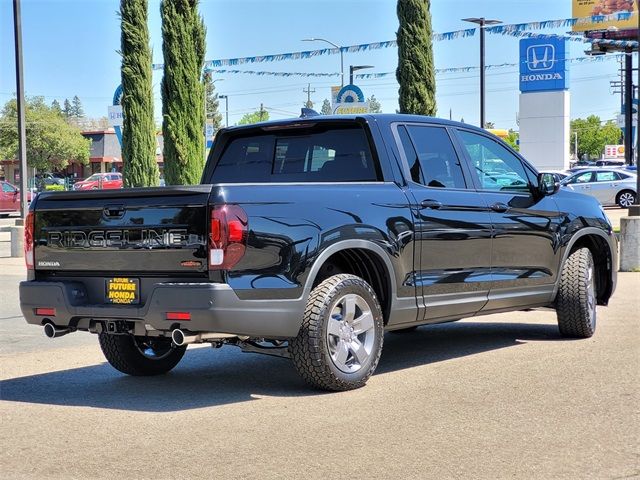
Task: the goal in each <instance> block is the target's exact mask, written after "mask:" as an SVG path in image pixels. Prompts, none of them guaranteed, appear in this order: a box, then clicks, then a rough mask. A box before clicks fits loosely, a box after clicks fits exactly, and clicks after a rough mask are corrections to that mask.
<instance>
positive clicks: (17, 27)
mask: <svg viewBox="0 0 640 480" xmlns="http://www.w3.org/2000/svg"><path fill="white" fill-rule="evenodd" d="M13 32H14V35H15V51H16V89H17V92H16V93H17V95H16V97H17V103H18V160H19V163H20V216H21V217H22V220H24V219H26V218H27V130H26V124H25V115H24V78H23V76H22V20H21V15H20V0H13Z"/></svg>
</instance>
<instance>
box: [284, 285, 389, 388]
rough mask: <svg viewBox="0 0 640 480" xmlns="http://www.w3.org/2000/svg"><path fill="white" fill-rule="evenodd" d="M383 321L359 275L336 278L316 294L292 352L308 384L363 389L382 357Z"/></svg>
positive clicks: (295, 339)
mask: <svg viewBox="0 0 640 480" xmlns="http://www.w3.org/2000/svg"><path fill="white" fill-rule="evenodd" d="M383 331H384V330H383V320H382V311H381V309H380V304H379V303H378V299H377V297H376V294H375V292H374V291H373V289H372V288H371V287H370V286H369V284H368V283H367V282H365V281H364V280H363V279H361V278H359V277H356V276H354V275H347V274H340V275H334V276H333V277H330V278H328V279H326V280H324V281H323V282H322V283H320V285H318V286H317V287H316V288H314V289H313V291H312V292H311V295H310V297H309V301H308V302H307V308H306V310H305V313H304V318H303V322H302V326H301V327H300V331H299V333H298V336H297V337H295V338H292V339H291V340H290V342H289V351H290V354H291V358H292V360H293V364H294V365H295V368H296V370H297V371H298V373H299V374H300V375H301V376H302V378H304V379H305V380H306V381H307V382H308V383H309V384H311V385H313V386H315V387H318V388H321V389H324V390H333V391H343V390H352V389H354V388H359V387H362V386H363V385H364V384H365V383H366V382H367V380H368V379H369V377H370V376H371V375H372V374H373V372H374V371H375V369H376V367H377V365H378V361H379V360H380V354H381V353H382V340H383Z"/></svg>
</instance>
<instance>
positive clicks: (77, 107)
mask: <svg viewBox="0 0 640 480" xmlns="http://www.w3.org/2000/svg"><path fill="white" fill-rule="evenodd" d="M70 116H71V117H73V118H83V117H84V109H83V108H82V102H81V101H80V98H79V97H78V96H77V95H74V96H73V99H72V100H71V115H70Z"/></svg>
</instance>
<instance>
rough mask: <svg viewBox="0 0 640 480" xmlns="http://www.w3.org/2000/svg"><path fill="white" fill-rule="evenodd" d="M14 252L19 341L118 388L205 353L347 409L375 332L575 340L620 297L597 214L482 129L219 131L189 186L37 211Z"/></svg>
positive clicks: (274, 125)
mask: <svg viewBox="0 0 640 480" xmlns="http://www.w3.org/2000/svg"><path fill="white" fill-rule="evenodd" d="M25 232H26V241H25V249H26V255H25V257H26V262H27V267H28V279H27V281H25V282H22V283H21V284H20V302H21V307H22V312H23V314H24V317H25V318H26V320H27V322H29V323H32V324H35V325H40V326H41V327H43V328H44V331H45V334H46V335H47V336H49V337H57V336H61V335H65V334H68V333H70V332H74V331H78V330H82V331H89V332H92V333H96V334H98V337H99V341H100V346H101V347H102V351H103V352H104V354H105V356H106V358H107V360H108V361H109V362H110V363H111V364H112V365H113V366H114V367H115V368H117V369H118V370H120V371H122V372H124V373H127V374H131V375H154V374H160V373H164V372H167V371H169V370H170V369H172V368H173V367H174V366H176V364H177V363H178V362H179V361H180V359H181V358H182V356H183V355H184V353H185V349H186V346H187V345H188V344H191V343H201V342H208V343H211V344H213V346H216V347H217V346H222V345H224V344H231V345H236V346H239V347H241V348H242V349H244V350H247V351H252V352H263V353H267V354H272V355H279V356H282V357H287V358H291V359H292V360H293V363H294V365H295V367H296V369H297V370H298V372H299V373H300V374H301V375H302V377H303V378H304V379H305V380H307V381H308V382H309V383H311V384H312V385H314V386H316V387H319V388H324V389H329V390H346V389H352V388H356V387H359V386H362V385H364V383H365V382H366V381H367V379H368V378H369V377H370V375H371V374H372V373H373V372H374V370H375V368H376V366H377V364H378V360H379V359H380V355H381V351H382V343H383V334H384V332H385V331H392V330H410V329H413V328H415V327H416V326H418V325H423V324H431V323H441V322H451V321H455V320H459V319H461V318H465V317H472V316H475V315H483V314H489V313H496V312H505V311H511V310H524V309H534V308H538V307H549V308H553V309H555V310H556V311H557V317H558V324H559V330H560V334H561V335H564V336H568V337H590V336H591V335H593V333H594V330H595V327H596V305H607V302H608V301H609V298H610V297H611V295H612V293H613V291H614V289H615V283H616V266H617V245H616V240H615V237H614V235H613V233H612V228H611V224H610V222H609V221H608V219H607V217H606V215H605V214H604V212H603V210H602V208H601V207H600V206H599V204H598V203H597V202H596V201H595V200H594V199H592V198H590V197H587V196H584V195H580V194H577V193H573V192H568V191H559V190H558V183H557V181H556V179H555V177H554V176H553V175H551V174H538V173H537V172H536V170H535V169H534V168H533V167H532V166H531V165H530V164H529V163H527V161H526V160H525V159H523V158H522V157H521V156H520V155H519V154H518V153H516V152H514V151H513V150H512V149H510V148H509V147H508V146H507V145H506V144H505V143H503V142H502V141H501V140H499V139H498V138H496V137H494V136H492V135H490V134H488V133H487V132H485V131H483V130H481V129H478V128H474V127H471V126H469V125H466V124H460V123H455V122H448V121H443V120H437V119H433V118H427V117H420V116H409V115H363V116H339V117H336V116H326V117H325V116H308V117H306V118H300V119H293V120H286V121H273V122H266V123H261V124H256V125H252V126H244V127H233V128H227V129H223V130H221V131H220V132H219V133H218V135H217V137H216V141H215V147H214V148H213V149H212V151H211V153H210V155H209V159H208V162H207V165H206V167H205V170H204V172H203V175H202V184H201V185H197V186H174V187H167V188H140V189H124V190H117V191H113V190H112V191H87V192H56V193H44V194H41V195H39V196H38V197H37V198H36V199H35V201H34V202H32V204H31V208H30V212H29V216H28V218H27V222H26V228H25Z"/></svg>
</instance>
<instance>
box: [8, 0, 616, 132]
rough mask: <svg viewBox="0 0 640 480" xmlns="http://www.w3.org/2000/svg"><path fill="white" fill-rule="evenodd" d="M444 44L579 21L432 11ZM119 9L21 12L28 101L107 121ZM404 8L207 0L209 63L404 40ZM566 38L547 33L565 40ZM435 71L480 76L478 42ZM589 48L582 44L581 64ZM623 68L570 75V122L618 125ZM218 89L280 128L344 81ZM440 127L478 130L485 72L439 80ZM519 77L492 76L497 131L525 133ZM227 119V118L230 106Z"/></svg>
mask: <svg viewBox="0 0 640 480" xmlns="http://www.w3.org/2000/svg"><path fill="white" fill-rule="evenodd" d="M159 4H160V0H150V1H149V27H150V32H151V46H152V48H153V58H154V62H157V63H161V62H162V42H161V35H160V13H159ZM431 4H432V6H431V13H432V18H433V27H434V31H436V32H446V31H451V30H458V29H462V28H468V24H465V23H464V22H462V21H461V20H460V19H461V18H463V17H473V16H485V17H487V18H496V19H500V20H502V21H504V22H505V23H518V22H527V21H539V20H547V19H560V18H569V17H571V1H570V0H481V1H479V0H432V2H431ZM0 6H1V10H0V59H2V61H1V63H0V65H1V67H0V103H4V102H5V101H6V100H8V99H9V98H11V96H12V95H13V93H14V92H15V66H14V62H13V48H14V46H13V24H12V8H11V0H0ZM118 6H119V1H118V0H22V10H23V12H22V13H23V18H22V22H23V44H24V62H25V66H24V71H25V89H26V93H27V95H43V96H45V98H46V100H47V101H48V102H51V101H52V100H53V99H58V100H59V101H62V100H63V99H64V98H65V97H67V98H71V97H73V96H74V95H78V96H79V97H80V99H81V100H82V101H83V104H84V107H85V111H86V113H87V114H88V115H89V116H92V117H100V116H104V115H106V110H107V105H109V104H110V102H111V98H112V96H113V91H114V90H115V88H116V86H117V85H118V84H119V82H120V71H119V67H120V57H119V55H118V53H117V50H118V49H119V46H120V31H119V19H118V17H117V15H116V11H117V10H118ZM395 9H396V0H295V1H292V0H263V1H250V0H202V1H201V4H200V11H201V13H202V15H203V17H204V20H205V24H206V26H207V55H206V58H207V59H214V58H229V57H241V56H251V55H263V54H272V53H282V52H291V51H298V50H307V49H313V48H323V47H324V46H326V45H325V44H322V43H308V42H302V41H301V40H302V39H303V38H308V37H324V38H327V39H329V40H331V41H333V42H334V43H337V44H341V45H352V44H360V43H368V42H376V41H382V40H393V39H395V32H396V30H397V27H398V20H397V16H396V10H395ZM563 32H564V30H555V31H553V30H552V31H549V33H563ZM434 49H435V60H436V67H437V68H447V67H463V66H476V65H477V64H478V37H477V36H476V37H472V38H464V39H457V40H452V41H442V42H436V43H435V44H434ZM584 49H585V47H584V46H583V45H582V44H579V43H575V42H572V45H571V53H570V56H571V57H577V56H581V55H583V51H584ZM517 61H518V39H516V38H513V37H502V36H495V35H488V36H487V64H501V63H515V62H517ZM396 62H397V51H396V50H395V49H393V48H391V49H385V50H378V51H369V52H361V53H348V54H345V68H347V69H348V65H349V64H356V65H357V64H360V65H362V64H368V65H374V66H375V68H374V69H371V70H369V72H390V71H394V70H395V67H396ZM237 68H239V69H246V70H269V71H298V72H338V71H339V70H340V57H339V55H334V56H324V57H317V58H313V59H309V60H297V61H282V62H272V63H260V64H253V65H248V66H241V67H237ZM617 69H618V63H617V61H615V60H613V59H612V60H611V61H606V62H601V63H600V62H599V63H586V64H579V65H574V66H572V67H571V77H570V78H571V96H572V101H571V108H572V111H571V115H572V117H584V116H586V115H589V114H591V113H594V114H596V115H599V116H600V117H601V118H603V119H608V118H613V117H614V115H615V112H616V110H617V109H619V96H616V95H612V94H611V92H610V88H609V81H610V80H615V79H616V78H618V73H617ZM220 78H221V79H222V80H221V81H218V82H216V88H217V90H218V92H219V93H224V94H228V95H229V111H230V114H229V120H230V123H231V124H233V123H235V122H237V121H238V120H239V119H240V117H241V116H242V115H243V114H245V113H248V112H251V111H254V110H256V109H257V108H258V107H259V105H260V103H261V102H262V103H264V105H265V107H267V108H268V109H270V113H271V117H272V118H283V117H289V116H293V115H297V114H299V111H300V110H299V108H300V107H301V106H302V103H303V102H304V101H305V100H306V94H305V93H303V91H302V90H303V88H306V86H307V84H308V83H311V88H312V89H315V93H313V94H312V96H311V99H312V100H313V101H314V102H316V107H317V108H318V109H319V108H320V105H321V104H322V100H323V99H324V98H329V97H330V86H331V85H335V84H339V78H337V77H336V78H335V80H334V79H327V78H310V79H306V78H292V77H289V78H277V77H276V78H274V77H256V76H250V75H224V76H220ZM160 79H161V72H156V73H155V74H154V90H155V95H156V112H155V116H156V119H157V120H158V121H160V104H159V100H160V99H159V97H160V94H159V85H160ZM437 80H438V85H437V101H438V115H439V116H442V117H448V116H449V111H450V109H451V110H452V112H453V118H454V119H455V120H459V119H460V118H461V117H464V119H465V121H466V122H468V123H477V121H478V116H479V113H478V103H479V102H478V91H479V87H478V71H477V70H475V71H472V72H468V73H456V74H442V75H439V76H438V78H437ZM356 83H358V84H359V86H360V87H361V88H362V89H363V91H364V93H365V95H366V96H369V95H371V94H374V95H375V96H376V97H377V98H378V99H380V100H381V103H382V107H383V110H384V111H385V112H394V111H395V109H396V108H397V88H398V86H397V83H396V82H395V78H394V77H393V76H389V77H386V78H380V79H372V80H360V81H358V82H356ZM517 89H518V73H517V70H516V67H507V68H503V69H497V70H493V71H490V72H488V76H487V114H486V116H487V120H488V121H493V122H494V123H495V124H496V126H498V127H504V128H517V125H516V113H517V110H518V90H517ZM221 109H224V103H223V102H222V105H221Z"/></svg>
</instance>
